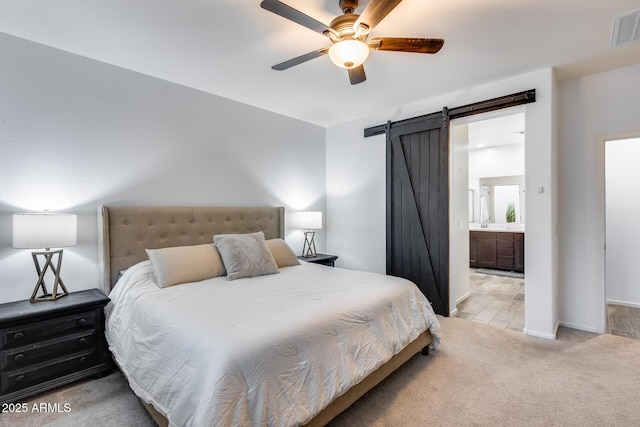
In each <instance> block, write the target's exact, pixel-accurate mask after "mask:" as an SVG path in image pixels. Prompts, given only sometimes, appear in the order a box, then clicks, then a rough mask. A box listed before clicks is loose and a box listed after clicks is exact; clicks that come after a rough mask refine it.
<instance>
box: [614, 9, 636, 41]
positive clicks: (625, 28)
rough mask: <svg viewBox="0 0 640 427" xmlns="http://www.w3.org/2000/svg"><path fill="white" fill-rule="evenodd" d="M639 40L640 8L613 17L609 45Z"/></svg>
mask: <svg viewBox="0 0 640 427" xmlns="http://www.w3.org/2000/svg"><path fill="white" fill-rule="evenodd" d="M634 40H636V41H637V40H640V9H638V10H634V11H633V12H629V13H623V14H622V15H618V16H616V17H614V18H613V32H612V34H611V47H616V46H620V45H621V44H624V43H629V42H632V41H634Z"/></svg>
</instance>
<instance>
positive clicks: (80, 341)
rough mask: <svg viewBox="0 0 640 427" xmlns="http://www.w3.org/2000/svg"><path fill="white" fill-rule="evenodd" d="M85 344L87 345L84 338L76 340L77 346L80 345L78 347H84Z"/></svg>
mask: <svg viewBox="0 0 640 427" xmlns="http://www.w3.org/2000/svg"><path fill="white" fill-rule="evenodd" d="M86 343H87V339H86V338H80V339H79V340H78V344H80V345H85V344H86Z"/></svg>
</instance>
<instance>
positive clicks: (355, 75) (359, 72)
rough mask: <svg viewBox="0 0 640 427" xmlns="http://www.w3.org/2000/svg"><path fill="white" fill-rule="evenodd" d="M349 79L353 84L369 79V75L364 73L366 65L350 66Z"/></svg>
mask: <svg viewBox="0 0 640 427" xmlns="http://www.w3.org/2000/svg"><path fill="white" fill-rule="evenodd" d="M347 71H349V81H350V82H351V84H352V85H357V84H358V83H362V82H363V81H365V80H367V76H366V74H365V73H364V65H360V66H359V67H355V68H349V69H348V70H347Z"/></svg>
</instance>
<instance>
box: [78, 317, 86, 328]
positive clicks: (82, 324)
mask: <svg viewBox="0 0 640 427" xmlns="http://www.w3.org/2000/svg"><path fill="white" fill-rule="evenodd" d="M86 324H87V319H85V318H84V317H83V318H82V319H78V325H80V326H84V325H86Z"/></svg>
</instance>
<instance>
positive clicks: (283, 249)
mask: <svg viewBox="0 0 640 427" xmlns="http://www.w3.org/2000/svg"><path fill="white" fill-rule="evenodd" d="M267 247H268V248H269V251H271V255H272V256H273V259H274V260H275V261H276V264H278V268H282V267H290V266H292V265H300V261H298V258H297V257H296V254H295V252H293V249H291V246H289V245H288V244H287V242H285V241H284V240H282V239H269V240H267Z"/></svg>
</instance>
